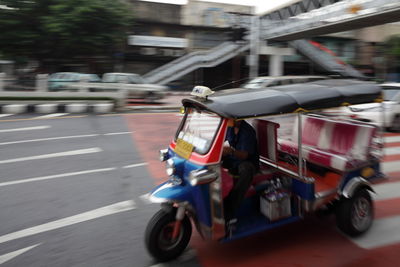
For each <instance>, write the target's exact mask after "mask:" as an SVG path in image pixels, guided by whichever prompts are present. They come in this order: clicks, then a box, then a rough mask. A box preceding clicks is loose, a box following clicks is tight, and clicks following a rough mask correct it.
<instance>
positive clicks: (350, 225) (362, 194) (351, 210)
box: [336, 189, 374, 237]
mask: <svg viewBox="0 0 400 267" xmlns="http://www.w3.org/2000/svg"><path fill="white" fill-rule="evenodd" d="M373 217H374V208H373V204H372V200H371V195H370V194H369V192H368V191H367V190H366V189H360V190H358V191H357V192H355V194H354V195H353V197H351V198H349V199H342V200H341V202H340V203H339V206H338V209H337V212H336V222H337V226H338V228H339V229H340V230H341V231H343V232H344V233H346V234H348V235H349V236H353V237H354V236H358V235H361V234H363V233H365V232H366V231H367V230H368V229H369V228H370V227H371V225H372V221H373Z"/></svg>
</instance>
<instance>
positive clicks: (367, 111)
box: [342, 83, 400, 131]
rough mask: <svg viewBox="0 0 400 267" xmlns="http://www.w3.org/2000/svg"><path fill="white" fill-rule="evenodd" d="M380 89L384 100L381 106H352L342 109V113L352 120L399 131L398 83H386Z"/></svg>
mask: <svg viewBox="0 0 400 267" xmlns="http://www.w3.org/2000/svg"><path fill="white" fill-rule="evenodd" d="M381 87H382V90H383V100H384V101H383V103H382V104H381V103H370V104H361V105H353V106H350V107H345V108H342V111H344V112H345V113H346V115H348V116H350V117H352V118H353V119H357V120H361V121H366V122H371V123H374V124H377V125H379V126H383V127H385V128H388V129H389V130H392V131H400V83H386V84H382V85H381ZM382 107H383V108H384V110H383V111H382ZM383 119H384V123H383Z"/></svg>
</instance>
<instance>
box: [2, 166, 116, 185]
mask: <svg viewBox="0 0 400 267" xmlns="http://www.w3.org/2000/svg"><path fill="white" fill-rule="evenodd" d="M113 170H116V168H104V169H94V170H86V171H79V172H68V173H61V174H54V175H48V176H42V177H35V178H28V179H22V180H16V181H9V182H3V183H0V187H2V186H8V185H15V184H23V183H30V182H37V181H43V180H50V179H58V178H64V177H70V176H77V175H82V174H90V173H98V172H108V171H113Z"/></svg>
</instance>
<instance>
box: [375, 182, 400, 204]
mask: <svg viewBox="0 0 400 267" xmlns="http://www.w3.org/2000/svg"><path fill="white" fill-rule="evenodd" d="M373 188H374V190H375V192H376V194H372V195H373V197H374V199H375V200H384V199H390V198H400V182H395V183H383V184H377V185H374V186H373Z"/></svg>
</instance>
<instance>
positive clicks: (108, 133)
mask: <svg viewBox="0 0 400 267" xmlns="http://www.w3.org/2000/svg"><path fill="white" fill-rule="evenodd" d="M131 133H132V132H119V133H105V134H104V135H120V134H131Z"/></svg>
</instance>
